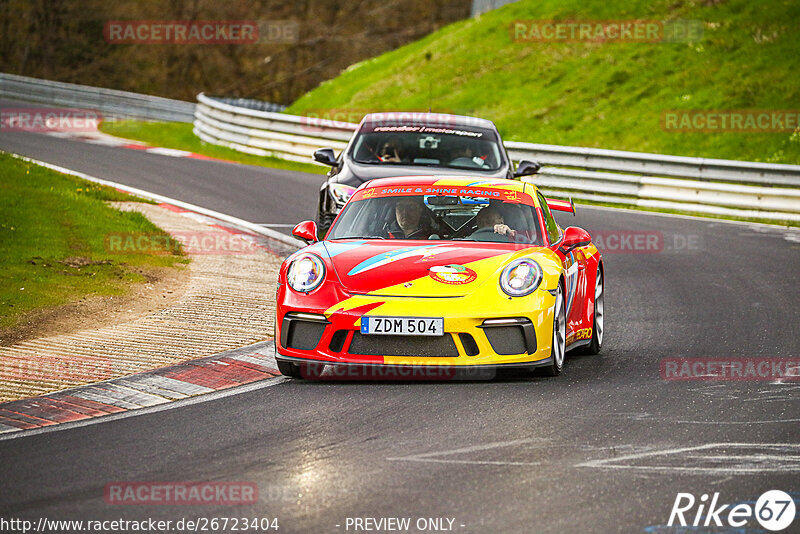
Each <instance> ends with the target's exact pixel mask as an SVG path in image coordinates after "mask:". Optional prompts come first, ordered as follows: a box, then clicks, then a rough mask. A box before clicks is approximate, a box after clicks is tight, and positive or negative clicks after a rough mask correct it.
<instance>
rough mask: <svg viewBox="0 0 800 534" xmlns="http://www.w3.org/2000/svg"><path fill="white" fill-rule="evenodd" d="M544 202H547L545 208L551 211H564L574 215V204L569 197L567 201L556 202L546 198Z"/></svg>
mask: <svg viewBox="0 0 800 534" xmlns="http://www.w3.org/2000/svg"><path fill="white" fill-rule="evenodd" d="M545 200H546V201H547V207H548V208H550V210H551V211H566V212H569V213H572V215H575V203H574V202H573V201H572V198H571V197H570V199H569V200H558V199H556V198H546V199H545Z"/></svg>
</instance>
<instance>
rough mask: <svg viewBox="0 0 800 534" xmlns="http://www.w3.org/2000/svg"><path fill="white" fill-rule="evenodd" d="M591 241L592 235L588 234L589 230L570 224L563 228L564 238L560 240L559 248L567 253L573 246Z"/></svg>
mask: <svg viewBox="0 0 800 534" xmlns="http://www.w3.org/2000/svg"><path fill="white" fill-rule="evenodd" d="M591 242H592V236H590V235H589V232H587V231H586V230H584V229H583V228H578V227H577V226H570V227H569V228H567V229H566V230H564V239H562V240H561V246H560V247H559V248H560V249H561V251H562V252H563V253H564V254H567V253H568V252H569V251H571V250H572V249H574V248H575V247H583V246H586V245H588V244H590V243H591Z"/></svg>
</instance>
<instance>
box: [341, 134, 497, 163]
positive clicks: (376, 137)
mask: <svg viewBox="0 0 800 534" xmlns="http://www.w3.org/2000/svg"><path fill="white" fill-rule="evenodd" d="M351 155H352V158H353V159H354V160H355V161H356V162H357V163H366V164H373V165H415V166H416V165H420V166H432V167H450V168H454V169H481V170H484V171H487V170H488V171H495V170H498V169H500V167H501V165H502V164H503V153H502V151H501V149H500V146H499V144H498V139H497V135H496V134H495V132H494V131H492V130H490V129H486V128H478V127H474V126H455V125H453V126H424V125H414V126H370V125H364V126H362V128H361V130H360V131H359V133H358V135H357V137H356V138H355V140H354V142H353V147H352V149H351Z"/></svg>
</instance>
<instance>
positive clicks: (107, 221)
mask: <svg viewBox="0 0 800 534" xmlns="http://www.w3.org/2000/svg"><path fill="white" fill-rule="evenodd" d="M108 200H122V201H132V200H137V199H136V198H135V197H132V196H130V195H126V194H124V193H120V192H118V191H116V190H115V189H112V188H109V187H105V186H101V185H97V184H93V183H91V182H87V181H85V180H81V179H79V178H75V177H72V176H68V175H64V174H59V173H56V172H54V171H51V170H49V169H46V168H44V167H39V166H37V165H35V164H32V163H28V162H25V161H22V160H20V159H17V158H14V157H12V156H11V155H9V154H5V153H0V250H1V251H2V253H0V331H2V330H4V329H7V328H13V327H14V326H15V325H17V324H18V323H19V322H20V321H21V320H22V319H24V317H25V316H26V314H28V313H30V312H32V311H35V310H41V309H44V308H51V307H54V306H59V305H62V304H66V303H68V302H74V301H76V300H78V299H80V298H82V297H84V296H86V295H121V294H124V293H125V291H126V289H127V288H128V287H130V285H131V284H133V283H137V282H143V281H145V278H144V277H143V276H142V275H141V274H138V273H137V272H134V268H147V267H169V266H173V265H175V264H176V263H186V262H188V261H189V260H188V259H187V258H185V257H183V256H182V255H181V252H180V251H179V250H178V251H175V253H173V254H169V255H166V254H165V255H152V254H143V253H131V254H120V253H114V252H112V253H109V252H107V251H106V247H105V238H106V236H107V235H108V234H113V233H116V234H120V233H127V232H135V233H138V232H146V233H157V234H163V231H162V230H160V229H159V228H158V227H157V226H155V225H154V224H153V223H151V222H150V221H149V220H147V219H146V218H145V217H144V216H143V215H141V214H139V213H135V212H122V211H120V210H117V209H114V208H112V207H110V206H108V205H107V204H106V203H105V202H104V201H108Z"/></svg>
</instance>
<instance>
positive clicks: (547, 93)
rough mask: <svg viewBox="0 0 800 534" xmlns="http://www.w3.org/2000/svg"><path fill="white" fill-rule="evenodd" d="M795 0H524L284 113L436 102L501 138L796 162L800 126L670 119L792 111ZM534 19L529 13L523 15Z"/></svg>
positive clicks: (797, 87)
mask: <svg viewBox="0 0 800 534" xmlns="http://www.w3.org/2000/svg"><path fill="white" fill-rule="evenodd" d="M634 19H645V20H656V21H674V20H676V19H693V20H699V21H702V23H703V32H702V33H703V34H702V37H700V38H699V39H695V40H693V41H691V42H586V41H578V42H553V41H549V42H547V41H545V42H530V41H521V42H517V41H515V40H514V39H513V38H512V33H511V32H510V28H511V27H512V24H513V23H514V22H515V21H518V20H528V21H530V20H538V21H551V20H560V21H569V20H583V21H586V20H589V21H604V20H605V21H626V20H627V21H629V20H634ZM798 20H800V3H798V2H792V1H787V0H767V1H764V2H750V1H748V0H730V1H723V2H711V1H708V2H692V1H686V0H683V1H682V0H677V1H676V0H631V1H628V2H624V3H615V2H607V1H605V0H590V1H587V0H523V1H521V2H518V3H514V4H510V5H507V6H505V7H503V8H500V9H497V10H495V11H491V12H489V13H486V14H484V15H482V16H481V17H479V18H477V19H470V20H465V21H462V22H457V23H455V24H451V25H449V26H446V27H445V28H443V29H441V30H439V31H438V32H436V33H433V34H431V35H430V36H428V37H426V38H423V39H422V40H420V41H417V42H415V43H412V44H410V45H407V46H404V47H402V48H399V49H397V50H395V51H392V52H388V53H386V54H383V55H381V56H379V57H377V58H374V59H371V60H368V61H365V62H362V63H359V64H356V65H354V66H352V67H351V68H349V69H347V70H346V71H345V72H343V73H342V74H341V75H340V76H339V77H337V78H335V79H333V80H330V81H327V82H324V83H323V84H322V85H320V86H319V87H318V88H317V89H315V90H313V91H311V92H309V93H307V94H306V95H305V96H303V97H301V98H300V99H299V100H297V101H296V102H295V103H294V104H293V105H292V106H291V107H290V108H289V109H287V113H292V114H304V113H309V112H313V113H314V114H315V115H320V114H321V113H322V112H323V111H324V110H339V111H342V110H344V111H346V110H362V111H365V112H366V111H381V110H427V109H428V106H429V103H432V105H433V109H434V111H437V110H439V111H446V112H454V113H460V114H466V115H476V116H480V117H485V118H488V119H491V120H493V121H494V122H495V123H496V124H497V126H498V128H499V129H500V131H501V133H502V134H503V136H504V138H505V139H506V140H515V141H529V142H536V143H550V144H556V145H569V146H586V147H599V148H607V149H617V150H633V151H640V152H653V153H659V154H675V155H685V156H701V157H713V158H724V159H737V160H749V161H763V162H780V163H793V164H798V163H800V130H795V131H794V132H791V131H789V132H780V133H736V132H697V131H693V132H675V131H666V130H665V129H662V126H661V120H662V114H663V113H664V112H665V111H668V110H743V109H747V110H797V109H798V102H800V77H798V75H797V73H798V72H800V39H798V38H797V31H796V21H798ZM528 28H530V26H528Z"/></svg>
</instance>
